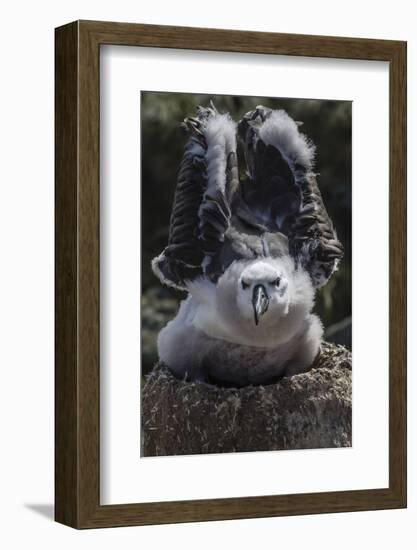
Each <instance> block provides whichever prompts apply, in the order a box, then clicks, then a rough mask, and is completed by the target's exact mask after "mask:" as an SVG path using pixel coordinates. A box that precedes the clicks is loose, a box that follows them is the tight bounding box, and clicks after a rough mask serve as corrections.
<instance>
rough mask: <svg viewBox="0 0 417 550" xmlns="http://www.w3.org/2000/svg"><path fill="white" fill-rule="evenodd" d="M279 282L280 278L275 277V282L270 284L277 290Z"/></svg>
mask: <svg viewBox="0 0 417 550" xmlns="http://www.w3.org/2000/svg"><path fill="white" fill-rule="evenodd" d="M280 282H281V278H280V277H277V278H276V279H275V281H272V284H273V285H274V286H276V287H277V288H278V287H279V284H280Z"/></svg>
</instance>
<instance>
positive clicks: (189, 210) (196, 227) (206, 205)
mask: <svg viewBox="0 0 417 550" xmlns="http://www.w3.org/2000/svg"><path fill="white" fill-rule="evenodd" d="M215 116H220V115H219V114H218V112H217V111H216V110H215V109H214V107H213V108H207V109H205V108H202V107H199V109H198V112H197V117H195V118H192V117H190V118H187V119H185V121H184V124H183V126H184V127H185V128H186V130H187V131H188V132H189V139H188V142H187V144H186V147H185V152H184V156H183V159H182V162H181V166H180V170H179V173H178V178H177V187H176V192H175V198H174V204H173V207H172V213H171V219H170V231H169V240H168V246H167V247H166V248H165V250H164V251H163V253H162V254H161V255H160V256H158V257H157V258H155V259H154V260H153V263H152V266H153V269H154V272H155V273H156V275H157V276H158V277H159V278H160V280H161V281H162V282H164V283H165V284H167V285H169V286H174V287H177V288H181V289H185V288H186V281H187V280H192V279H194V278H196V277H198V276H201V275H203V274H204V273H205V270H206V268H207V267H208V266H209V264H210V261H211V259H212V258H213V256H215V255H216V254H217V253H218V252H219V249H220V248H221V246H222V244H223V242H224V235H225V233H226V231H227V229H228V227H229V225H230V217H231V211H230V206H229V199H230V198H231V196H232V195H233V193H234V191H235V189H236V188H237V185H238V175H237V174H238V173H237V159H236V151H230V152H228V154H227V162H226V167H225V174H224V178H225V186H224V187H221V186H219V185H216V184H214V185H210V182H209V179H208V161H207V151H208V143H207V139H206V132H205V130H206V128H207V121H208V120H209V119H210V117H215Z"/></svg>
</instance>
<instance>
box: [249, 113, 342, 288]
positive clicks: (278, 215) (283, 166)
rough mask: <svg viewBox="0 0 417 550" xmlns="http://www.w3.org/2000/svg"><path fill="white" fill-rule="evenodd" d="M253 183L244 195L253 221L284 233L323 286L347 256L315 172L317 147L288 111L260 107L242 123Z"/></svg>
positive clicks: (299, 256)
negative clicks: (325, 203)
mask: <svg viewBox="0 0 417 550" xmlns="http://www.w3.org/2000/svg"><path fill="white" fill-rule="evenodd" d="M239 135H240V137H241V139H242V141H243V143H244V148H245V158H246V163H247V167H248V174H249V178H250V179H249V182H248V183H247V184H246V185H245V186H244V199H245V201H246V203H247V204H248V206H249V208H250V210H251V211H252V213H253V215H254V218H255V221H256V222H257V223H261V224H263V225H264V226H265V227H266V228H267V229H268V230H269V231H276V232H278V231H279V232H282V233H284V234H285V235H286V236H287V237H288V240H289V248H290V253H291V254H292V255H293V256H294V258H295V259H296V261H297V262H298V263H299V264H300V265H302V266H303V267H304V268H305V269H306V270H307V271H308V272H309V274H310V276H311V279H312V281H313V284H314V285H315V286H317V287H320V286H322V285H324V284H325V283H326V282H327V281H328V280H329V278H330V277H331V275H332V273H333V272H334V271H335V270H336V269H337V265H338V263H339V261H340V260H341V258H342V256H343V247H342V245H341V243H340V242H339V240H338V238H337V234H336V230H335V228H334V226H333V223H332V220H331V219H330V217H329V215H328V213H327V210H326V208H325V205H324V202H323V198H322V195H321V193H320V189H319V187H318V184H317V179H316V175H315V174H314V172H313V162H314V156H315V147H314V145H313V144H312V142H311V141H310V140H308V138H306V136H305V135H304V134H302V133H301V132H300V131H299V129H298V124H297V123H296V122H295V121H294V120H293V119H291V118H290V117H289V116H288V114H287V113H286V112H285V111H282V110H280V111H272V110H271V109H266V108H264V107H261V106H259V107H257V108H256V109H255V110H254V111H251V112H249V113H247V114H246V115H245V116H244V117H243V119H242V120H241V121H240V122H239Z"/></svg>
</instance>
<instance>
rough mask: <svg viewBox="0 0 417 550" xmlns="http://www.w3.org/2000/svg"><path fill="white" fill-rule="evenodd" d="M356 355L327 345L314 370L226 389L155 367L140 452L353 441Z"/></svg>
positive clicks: (339, 444) (148, 385)
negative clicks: (181, 377) (271, 380)
mask: <svg viewBox="0 0 417 550" xmlns="http://www.w3.org/2000/svg"><path fill="white" fill-rule="evenodd" d="M351 382H352V359H351V353H350V352H349V351H348V350H347V349H346V348H344V347H343V346H337V345H334V344H329V343H323V345H322V349H321V353H320V356H319V357H318V358H317V359H316V361H315V362H314V364H313V365H312V368H311V369H310V370H309V371H308V372H306V373H302V374H298V375H296V376H293V377H291V378H282V379H281V380H280V381H279V382H277V383H275V384H270V385H266V386H248V387H244V388H239V389H237V388H220V387H217V386H213V385H210V384H205V383H201V382H186V381H182V380H178V379H176V378H175V377H174V376H173V375H172V373H171V372H170V371H169V370H168V369H167V368H166V367H165V366H163V365H161V364H157V365H156V366H155V367H154V369H153V370H152V372H151V373H150V374H149V375H148V377H147V379H146V383H145V385H144V388H143V391H142V436H143V437H142V455H143V456H164V455H180V454H199V453H222V452H245V451H264V450H283V449H314V448H330V447H349V446H351V431H352V399H351V397H352V392H351Z"/></svg>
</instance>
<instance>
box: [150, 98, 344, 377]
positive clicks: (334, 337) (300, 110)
mask: <svg viewBox="0 0 417 550" xmlns="http://www.w3.org/2000/svg"><path fill="white" fill-rule="evenodd" d="M210 100H212V101H213V102H214V104H215V106H216V107H217V109H218V110H219V111H221V112H225V111H227V112H229V113H230V114H231V116H232V118H233V119H234V120H235V121H238V120H239V119H240V118H241V117H242V116H243V115H244V114H245V113H246V112H247V111H250V110H252V109H254V108H255V107H256V106H257V105H265V106H266V107H270V108H273V109H284V110H286V111H287V113H288V114H289V115H290V116H291V117H292V118H293V119H294V120H297V121H302V122H303V126H302V127H301V131H302V132H303V133H304V134H306V135H307V136H308V137H309V138H311V139H312V140H313V142H314V143H315V145H316V147H317V150H316V164H315V171H316V172H317V173H318V174H319V176H318V183H319V187H320V190H321V192H322V195H323V199H324V202H325V205H326V208H327V210H328V212H329V214H330V217H331V218H332V219H333V222H334V224H335V227H336V230H337V233H338V237H339V239H340V240H341V242H342V243H343V246H344V249H345V256H344V258H343V260H342V263H341V265H340V268H339V271H338V272H337V273H335V275H334V276H333V277H332V279H331V280H330V282H329V283H328V284H327V285H326V286H325V287H324V288H322V289H320V290H319V291H318V292H317V295H316V305H315V308H314V309H315V311H316V313H317V314H318V315H319V316H320V318H321V320H322V322H323V325H324V327H325V329H326V332H325V338H326V340H329V341H333V342H336V343H340V344H343V345H345V346H347V347H349V348H351V282H352V277H351V262H352V260H351V258H352V250H351V247H352V239H351V225H352V202H351V197H352V192H351V191H352V188H351V160H352V150H351V142H352V139H351V130H352V128H351V124H352V116H351V114H352V109H351V107H352V104H351V102H350V101H327V100H315V99H314V100H312V99H289V98H267V97H248V96H218V95H199V94H179V93H160V92H142V94H141V143H142V151H141V155H142V181H141V189H142V304H141V305H142V331H141V336H142V374H145V373H146V372H148V371H149V370H150V369H151V368H152V366H153V364H154V363H155V362H156V361H157V350H156V338H157V335H158V332H159V330H160V329H161V328H162V327H163V326H164V325H165V324H166V323H167V322H168V321H169V320H170V319H171V318H172V317H174V316H175V314H176V311H177V309H178V303H179V300H181V299H182V298H183V297H184V296H185V294H181V293H180V292H176V291H174V290H172V289H169V288H166V287H163V286H162V285H161V284H160V283H159V281H158V279H157V278H156V277H155V275H154V274H153V272H152V270H151V265H150V264H151V260H152V258H154V257H155V256H157V255H158V254H160V252H161V251H162V250H163V249H164V247H165V246H166V244H167V241H168V232H169V218H170V214H171V206H172V201H173V198H174V192H175V185H176V176H177V172H178V169H179V165H180V162H181V158H182V154H183V148H184V145H185V143H186V135H185V133H184V131H183V130H182V128H181V127H180V123H181V122H182V121H183V119H184V118H185V117H186V116H190V115H194V114H195V111H196V107H197V106H198V105H203V106H207V105H208V104H209V101H210ZM238 156H239V159H240V160H241V159H243V155H242V154H241V150H240V149H238ZM239 168H240V170H241V172H242V174H243V172H244V166H240V167H239Z"/></svg>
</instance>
